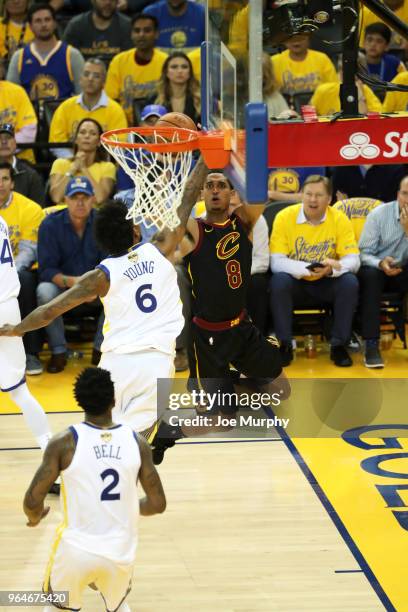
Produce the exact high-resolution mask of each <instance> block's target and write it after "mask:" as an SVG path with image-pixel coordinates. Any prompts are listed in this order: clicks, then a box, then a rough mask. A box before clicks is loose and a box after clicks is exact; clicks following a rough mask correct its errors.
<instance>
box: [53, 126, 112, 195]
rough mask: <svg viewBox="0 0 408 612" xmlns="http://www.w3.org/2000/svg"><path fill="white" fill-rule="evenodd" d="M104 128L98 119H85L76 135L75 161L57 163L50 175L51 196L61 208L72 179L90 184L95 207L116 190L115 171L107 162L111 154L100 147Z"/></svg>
mask: <svg viewBox="0 0 408 612" xmlns="http://www.w3.org/2000/svg"><path fill="white" fill-rule="evenodd" d="M101 134H102V127H101V125H100V124H99V123H98V122H97V121H95V119H88V118H85V119H82V121H80V122H79V124H78V127H77V131H76V134H75V141H74V142H75V145H74V157H73V158H72V159H56V160H55V162H54V163H53V165H52V167H51V172H50V196H51V199H52V201H53V202H54V203H55V204H60V203H61V202H62V200H63V198H64V195H65V190H66V187H67V185H68V183H69V182H70V180H71V179H72V178H74V177H75V176H85V177H86V178H87V179H88V180H89V181H90V183H91V185H92V188H93V191H94V197H95V200H96V204H97V205H99V204H102V202H104V201H105V200H106V198H108V197H109V196H110V195H111V193H112V191H113V188H114V185H115V180H116V167H115V165H114V164H113V163H112V162H110V161H107V159H108V154H107V153H106V151H105V149H104V148H103V146H102V145H101V142H100V138H101Z"/></svg>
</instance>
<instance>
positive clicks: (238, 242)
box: [185, 214, 252, 322]
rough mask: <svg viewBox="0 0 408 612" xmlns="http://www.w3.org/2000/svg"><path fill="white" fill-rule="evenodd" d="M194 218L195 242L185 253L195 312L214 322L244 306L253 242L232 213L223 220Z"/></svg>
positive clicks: (236, 313)
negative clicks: (220, 221)
mask: <svg viewBox="0 0 408 612" xmlns="http://www.w3.org/2000/svg"><path fill="white" fill-rule="evenodd" d="M196 221H197V223H198V228H199V239H198V243H197V246H196V248H195V249H194V251H192V252H191V253H189V254H188V255H186V257H185V260H186V262H187V264H188V271H189V274H190V277H191V280H192V285H193V288H192V291H193V309H194V315H195V316H197V317H200V318H201V319H205V320H206V321H214V322H217V321H227V320H230V319H234V318H236V317H237V316H238V315H239V313H240V312H241V311H242V310H243V309H244V308H245V306H246V294H247V290H248V286H249V282H250V278H251V263H252V242H251V241H250V240H249V238H248V234H247V232H246V231H245V228H244V226H243V224H242V222H241V220H240V219H239V217H237V216H236V215H234V214H233V215H231V217H230V218H229V219H228V220H227V221H226V222H225V223H223V224H218V223H217V224H215V223H212V224H211V223H207V222H205V221H203V220H202V219H197V220H196Z"/></svg>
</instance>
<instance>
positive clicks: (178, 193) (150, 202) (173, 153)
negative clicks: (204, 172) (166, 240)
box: [101, 126, 229, 231]
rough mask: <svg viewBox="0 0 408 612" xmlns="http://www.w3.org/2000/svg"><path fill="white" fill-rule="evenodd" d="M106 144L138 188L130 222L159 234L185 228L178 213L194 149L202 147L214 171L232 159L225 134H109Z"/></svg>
mask: <svg viewBox="0 0 408 612" xmlns="http://www.w3.org/2000/svg"><path fill="white" fill-rule="evenodd" d="M101 143H102V144H103V146H104V147H105V149H106V150H107V151H108V152H109V153H110V155H112V157H114V158H115V159H116V161H117V162H118V164H119V165H120V166H121V167H122V168H123V170H124V171H125V172H126V174H127V175H128V176H130V178H131V179H132V180H133V182H134V184H135V198H134V202H133V205H132V206H131V208H130V209H129V213H128V218H129V219H133V223H134V224H135V225H136V224H139V223H142V222H143V224H144V225H145V226H146V227H147V228H150V227H153V226H155V227H157V229H158V231H161V230H163V229H164V228H165V227H167V228H169V229H170V230H174V229H176V227H178V225H179V224H180V219H179V216H178V214H177V209H178V207H179V206H180V204H181V200H182V197H183V192H184V186H185V184H186V181H187V179H188V175H189V173H190V170H191V165H192V154H193V151H194V150H195V149H202V152H203V155H204V157H205V159H206V162H207V165H209V167H219V168H221V167H224V166H225V165H226V164H227V163H228V161H229V151H225V150H224V135H223V134H221V133H217V134H213V135H211V134H208V135H206V134H205V135H203V134H202V133H200V132H195V131H193V130H187V129H185V128H179V127H177V128H173V127H156V126H154V127H135V128H121V129H117V130H110V131H109V132H105V133H104V134H102V136H101ZM206 156H207V157H206ZM208 159H210V161H208ZM215 162H217V163H215Z"/></svg>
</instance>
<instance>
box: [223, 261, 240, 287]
mask: <svg viewBox="0 0 408 612" xmlns="http://www.w3.org/2000/svg"><path fill="white" fill-rule="evenodd" d="M225 269H226V271H227V278H228V284H229V286H230V287H231V289H238V287H240V286H241V285H242V274H241V266H240V263H239V261H237V260H236V259H230V260H229V262H228V263H227V265H226V266H225Z"/></svg>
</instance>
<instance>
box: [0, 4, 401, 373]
mask: <svg viewBox="0 0 408 612" xmlns="http://www.w3.org/2000/svg"><path fill="white" fill-rule="evenodd" d="M386 4H387V5H388V6H389V7H390V8H391V9H392V10H394V11H395V13H396V14H397V15H398V16H400V17H402V18H404V16H405V17H407V14H408V2H407V0H387V1H386ZM67 11H69V12H68V14H70V15H71V18H70V19H69V20H68V22H67V20H66V18H64V19H62V18H61V15H63V16H64V15H65V16H66V15H67ZM244 13H245V10H244V11H242V14H241V15H240V19H243V18H244V17H245V15H244ZM362 20H363V29H362V35H361V40H360V47H361V51H362V53H363V56H362V58H361V62H362V63H363V64H365V66H366V69H367V71H368V72H369V73H371V74H372V75H376V76H377V77H379V78H380V79H383V80H389V81H392V82H393V83H396V84H404V85H408V71H407V69H406V65H405V63H404V61H405V60H406V47H405V46H404V44H402V41H401V40H400V39H398V37H396V36H395V35H394V34H393V33H392V32H391V30H390V29H389V28H388V26H386V25H385V24H383V23H381V22H379V21H378V18H374V19H373V15H372V13H370V11H368V10H367V9H366V8H364V9H362ZM243 23H244V21H243ZM237 24H238V20H237V22H236V23H235V24H232V30H234V28H235V30H237ZM364 28H365V29H364ZM232 30H231V31H232ZM239 30H240V32H239V34H240V36H238V35H237V31H236V32H235V34H236V35H234V39H233V40H232V39H231V50H232V51H236V49H237V48H238V47H239V45H241V46H242V45H244V46H245V44H246V43H245V36H246V37H247V30H245V27H241V26H240V28H239ZM204 39H205V10H204V6H203V2H201V1H200V0H158V1H149V0H51V1H50V2H49V3H42V2H41V3H29V1H28V0H5V2H4V4H3V17H2V19H1V21H0V215H1V216H3V217H4V218H5V219H6V221H7V222H8V224H9V227H10V235H11V240H12V245H13V252H14V255H15V257H16V262H17V269H18V272H19V276H20V281H21V286H22V289H21V295H20V308H21V312H22V315H23V316H24V315H26V314H28V312H30V311H31V310H32V309H33V308H34V307H35V306H36V305H37V303H38V304H43V303H45V302H47V301H48V300H49V299H51V298H52V297H53V296H55V295H57V294H58V293H59V292H61V291H64V290H65V289H66V288H68V287H70V286H72V284H74V283H75V282H76V279H77V277H78V276H79V275H80V274H82V273H83V272H85V271H87V270H89V269H91V268H92V267H93V266H94V265H95V263H97V260H98V257H100V256H101V254H100V253H99V252H98V251H97V248H96V246H95V244H93V242H92V239H91V226H92V219H93V214H94V210H93V209H94V208H97V207H98V206H99V205H100V204H101V203H102V202H103V201H104V200H105V199H106V198H108V197H110V196H112V195H115V194H116V195H118V194H119V196H120V197H123V199H124V200H125V201H127V202H132V198H133V196H134V189H133V185H132V183H131V181H130V179H129V177H127V176H126V175H125V173H124V172H123V170H122V169H121V168H118V167H117V166H116V165H115V163H114V160H111V159H109V158H108V156H107V153H106V152H105V150H104V149H103V148H102V146H101V144H100V136H101V134H102V133H103V132H105V131H107V130H111V129H115V128H122V127H126V126H132V125H137V124H138V123H141V124H145V125H153V124H154V123H155V122H156V121H157V120H158V118H159V117H160V116H162V115H163V114H165V113H166V112H169V111H178V112H182V113H185V114H187V115H188V116H189V117H191V118H192V119H193V121H194V122H195V123H196V124H200V115H201V99H200V83H199V81H200V45H201V43H202V42H203V40H204ZM243 41H244V42H243ZM312 47H313V40H312V37H311V35H310V34H307V33H304V34H303V33H302V34H298V35H296V36H293V37H292V38H290V39H289V40H287V41H286V42H285V43H284V44H283V45H282V47H281V48H280V49H277V50H276V53H274V54H272V55H270V53H266V52H265V53H264V55H263V64H262V66H263V96H264V101H265V103H266V104H267V108H268V116H269V118H270V120H274V119H278V120H285V119H291V118H296V117H298V116H299V104H298V100H302V104H304V103H307V102H309V103H310V104H311V105H313V106H314V107H315V108H316V112H317V114H318V115H319V116H321V115H332V114H334V113H336V112H338V111H339V110H340V93H339V92H340V83H341V80H342V70H341V65H339V64H338V62H337V60H336V58H335V57H329V56H328V55H326V54H325V53H323V52H321V51H316V50H314V49H313V48H312ZM241 51H242V49H241ZM6 75H7V76H6ZM356 84H357V90H358V95H359V110H360V112H361V113H363V114H365V113H367V112H369V111H374V112H381V111H383V112H391V113H395V112H401V111H406V110H407V109H408V93H405V92H389V93H387V94H386V95H385V97H384V96H383V95H382V90H378V91H377V90H376V91H373V90H372V89H370V88H369V87H368V86H367V85H365V84H363V83H362V82H361V81H360V80H359V79H356ZM50 103H52V106H51V107H50V108H52V112H51V113H50V114H47V112H46V111H47V108H48V106H47V104H50ZM44 109H45V110H44ZM44 134H46V137H47V138H48V141H49V143H50V144H49V146H48V147H46V148H47V155H48V157H47V158H46V162H47V163H46V164H45V166H46V167H45V169H44V163H43V164H42V165H41V163H40V164H38V166H37V169H36V167H35V162H36V157H35V154H36V147H35V142H36V138H38V139H39V140H43V139H44ZM29 144H33V149H31V148H29V147H28V145H29ZM21 145H25V146H24V148H23V150H19V146H21ZM37 149H38V147H37ZM39 154H40V151H38V150H37V157H40V155H39ZM407 174H408V168H407V167H406V166H403V165H399V166H396V165H387V166H375V165H370V164H367V165H364V166H347V167H339V168H325V167H319V168H311V167H308V168H273V169H271V172H270V176H269V184H268V195H269V199H270V201H271V202H279V203H286V204H287V205H288V206H287V207H286V208H285V209H284V210H282V211H281V212H280V213H278V215H277V217H276V219H275V223H274V226H273V231H272V235H271V236H270V237H269V236H268V227H267V224H266V221H265V219H264V218H263V217H262V220H261V221H260V223H259V224H258V227H257V229H256V236H255V245H254V247H255V248H254V266H253V272H252V274H253V286H252V289H251V295H250V298H249V303H248V309H249V311H250V313H251V316H252V318H253V319H254V321H255V322H256V323H257V325H258V326H259V328H260V329H261V331H262V332H264V333H266V332H267V331H268V330H269V331H270V330H271V329H273V331H274V332H275V333H276V334H277V335H278V337H279V339H280V340H281V342H282V355H283V358H284V361H285V363H286V365H289V363H290V362H291V360H292V358H293V349H292V310H293V307H294V304H295V303H296V301H299V300H300V301H302V300H303V301H304V300H305V299H306V300H307V299H309V298H311V299H314V300H315V301H316V300H317V301H319V300H320V301H323V302H324V303H329V304H331V305H332V308H333V312H334V323H333V327H332V331H331V338H330V343H331V358H332V360H333V361H334V363H335V364H336V365H339V366H347V365H351V358H350V357H349V355H348V353H347V343H348V340H349V337H350V334H351V330H352V329H353V325H354V323H353V321H354V314H355V310H356V308H357V303H358V301H359V283H358V281H357V278H358V277H357V273H358V275H359V279H360V286H361V287H362V298H361V299H360V301H361V303H362V308H363V316H362V320H363V321H364V322H365V326H363V330H362V335H363V338H364V339H365V340H366V341H367V342H366V346H367V350H366V355H365V361H366V365H367V366H368V367H382V365H383V362H382V358H381V355H380V353H379V347H378V336H379V299H380V297H381V291H382V290H383V289H384V288H387V287H390V288H392V289H397V290H398V291H400V292H402V291H405V290H407V289H408V281H407V280H406V279H407V278H408V276H407V270H408V248H406V245H405V242H407V243H408V238H407V234H408V225H407V222H406V219H405V215H406V214H408V213H407V212H405V211H406V208H407V207H408V203H407V197H408V195H407V194H408V185H407V179H406V178H405V179H404V177H406V176H407ZM329 179H330V180H329ZM383 202H386V203H387V202H388V203H389V204H388V205H383ZM291 204H294V206H290V205H291ZM387 206H388V208H387ZM386 210H387V211H389V219H388V217H387V216H386V213H385V211H386ZM383 211H384V212H383ZM383 214H384V215H385V218H384V219H383V217H382V215H383ZM367 216H368V218H369V221H368V222H367V225H365V221H366V218H367ZM389 224H391V225H392V224H393V230H392V231H393V232H394V233H393V234H392V236H391V234H390V232H391V230H390V229H389ZM405 230H406V231H405ZM381 232H385V238H384V240H385V243H384V244H383V243H381V248H380V246H379V243H378V239H379V236H380V235H381ZM401 232H402V233H401ZM269 238H270V246H268V243H269ZM359 240H360V251H361V256H360V258H359V256H358V253H359V249H358V246H357V245H358V242H359ZM376 240H377V242H376ZM387 240H388V242H389V244H388V242H387ZM299 244H303V247H302V248H299ZM324 245H326V247H327V248H325V247H324ZM384 245H385V246H384ZM269 249H270V252H269ZM302 249H303V251H302ZM376 249H377V250H376ZM377 251H378V252H377ZM393 262H394V264H400V265H398V266H396V265H393ZM308 263H320V264H321V266H320V267H319V268H312V269H310V267H308ZM360 264H361V269H360V272H358V270H359V267H360ZM373 270H374V272H373ZM396 270H397V271H398V270H401V273H400V274H399V273H398V272H396ZM271 272H272V275H271ZM178 277H179V284H180V287H181V289H182V295H184V296H185V295H186V294H188V287H187V289H186V283H187V285H188V279H187V281H186V275H185V271H183V268H182V265H181V264H179V266H178ZM270 279H271V280H270ZM268 285H269V286H268ZM268 292H269V294H270V308H269V316H268ZM276 295H279V296H280V298H279V300H276V299H274V296H276ZM186 300H187V298H186V299H185V301H186ZM93 306H94V309H95V312H96V313H98V312H99V310H100V305H99V304H95V305H93ZM374 311H375V312H376V315H375V317H373V312H374ZM374 319H375V320H374ZM369 321H370V322H371V326H370V325H369V323H368V322H369ZM101 325H102V319H99V323H98V330H97V334H96V336H95V342H94V354H93V358H94V362H95V363H97V360H98V355H99V348H100V340H101ZM46 336H47V339H48V345H49V348H50V351H51V360H50V362H49V363H48V366H47V369H48V371H49V372H51V373H57V372H60V371H61V370H62V369H63V368H64V366H65V364H66V359H67V345H66V342H65V336H64V326H63V322H62V321H56V322H55V323H53V324H52V326H50V329H47V333H46ZM186 337H188V334H186V332H184V334H182V336H181V339H180V341H179V342H178V344H177V349H178V350H177V359H178V361H177V363H176V365H177V369H180V370H181V369H184V368H185V367H186V364H187V359H186V349H187V346H186V344H187V342H188V340H185V338H186ZM43 340H44V338H43V336H42V335H41V334H40V333H32V334H28V335H27V336H26V338H25V348H26V354H27V373H28V374H38V373H40V372H41V371H42V363H41V361H40V359H39V354H40V352H41V350H42V343H43ZM367 351H368V352H367Z"/></svg>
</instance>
